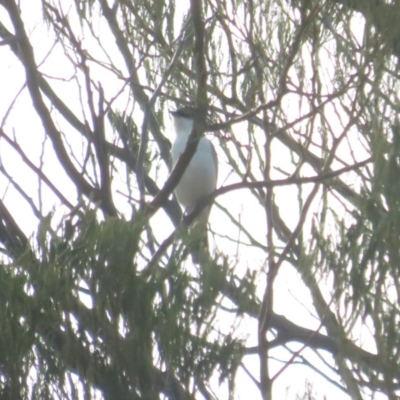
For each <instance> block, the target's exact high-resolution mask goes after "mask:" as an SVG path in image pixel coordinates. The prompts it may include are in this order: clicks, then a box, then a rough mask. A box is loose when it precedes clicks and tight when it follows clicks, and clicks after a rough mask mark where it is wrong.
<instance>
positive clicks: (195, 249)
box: [190, 209, 210, 264]
mask: <svg viewBox="0 0 400 400" xmlns="http://www.w3.org/2000/svg"><path fill="white" fill-rule="evenodd" d="M209 213H210V210H209V209H208V210H205V212H204V213H202V214H201V215H200V216H199V217H198V219H197V221H196V222H195V223H194V225H193V226H192V228H191V230H190V237H191V239H190V242H191V243H190V251H191V253H192V261H193V263H194V264H200V263H201V262H202V261H204V260H207V259H208V258H209V256H210V251H209V247H208V232H207V222H208V215H209Z"/></svg>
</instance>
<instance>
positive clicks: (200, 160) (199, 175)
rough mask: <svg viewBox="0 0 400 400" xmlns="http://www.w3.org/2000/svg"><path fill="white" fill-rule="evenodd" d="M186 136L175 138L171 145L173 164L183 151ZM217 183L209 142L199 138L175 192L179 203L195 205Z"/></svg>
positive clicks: (212, 189) (187, 205)
mask: <svg viewBox="0 0 400 400" xmlns="http://www.w3.org/2000/svg"><path fill="white" fill-rule="evenodd" d="M186 142H187V137H183V138H179V137H178V138H177V139H176V140H175V142H174V144H173V146H172V150H171V155H172V162H173V164H174V165H175V164H176V162H177V161H178V159H179V156H180V155H181V154H182V153H183V152H184V150H185V147H186ZM216 184H217V168H216V164H215V159H214V156H213V148H212V144H211V142H210V141H209V140H208V139H207V138H204V137H203V138H201V139H200V141H199V143H198V146H197V149H196V153H195V154H194V155H193V157H192V159H191V160H190V163H189V165H188V167H187V168H186V170H185V172H184V174H183V176H182V178H181V180H180V181H179V183H178V186H177V187H176V188H175V194H176V197H177V199H178V201H179V203H180V204H182V205H183V206H185V207H195V206H196V204H197V203H198V201H199V200H200V199H201V198H203V197H205V196H207V195H209V194H211V193H212V192H213V191H214V190H215V188H216Z"/></svg>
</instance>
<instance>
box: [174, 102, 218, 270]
mask: <svg viewBox="0 0 400 400" xmlns="http://www.w3.org/2000/svg"><path fill="white" fill-rule="evenodd" d="M197 112H198V111H197V110H196V109H195V108H191V107H184V108H180V109H178V110H176V111H171V114H172V115H173V117H174V126H175V134H176V138H175V141H174V143H173V145H172V149H171V157H172V164H173V166H175V164H176V163H177V161H178V159H179V157H180V155H181V154H182V153H183V152H184V151H185V148H186V143H187V141H188V138H189V135H190V133H191V132H192V128H193V124H194V120H195V118H196V113H197ZM217 175H218V160H217V155H216V152H215V149H214V146H213V145H212V143H211V142H210V141H209V140H208V139H207V138H205V137H202V138H201V139H200V140H199V143H198V145H197V149H196V152H195V153H194V155H193V157H192V159H191V160H190V163H189V165H188V166H187V168H186V170H185V172H184V173H183V176H182V178H181V180H180V181H179V183H178V185H177V186H176V188H175V194H176V197H177V199H178V201H179V203H180V204H181V205H182V206H183V207H185V211H186V213H187V214H190V213H191V212H192V211H193V210H194V209H195V208H196V206H197V205H198V204H199V202H200V201H201V200H202V199H204V198H205V197H207V196H208V195H210V194H211V193H213V192H214V191H215V188H216V186H217ZM210 209H211V205H208V206H207V207H206V208H205V209H204V210H203V211H202V212H201V214H200V215H199V216H198V218H197V220H196V222H195V223H194V225H193V227H192V229H191V236H192V238H193V240H194V241H195V243H194V244H193V245H192V246H191V248H192V258H193V262H194V263H199V262H200V261H201V254H204V253H205V252H207V253H208V251H209V250H208V238H207V222H208V217H209V215H210Z"/></svg>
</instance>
